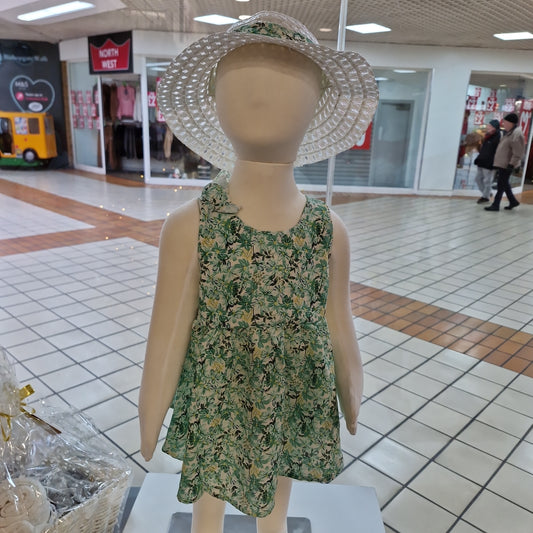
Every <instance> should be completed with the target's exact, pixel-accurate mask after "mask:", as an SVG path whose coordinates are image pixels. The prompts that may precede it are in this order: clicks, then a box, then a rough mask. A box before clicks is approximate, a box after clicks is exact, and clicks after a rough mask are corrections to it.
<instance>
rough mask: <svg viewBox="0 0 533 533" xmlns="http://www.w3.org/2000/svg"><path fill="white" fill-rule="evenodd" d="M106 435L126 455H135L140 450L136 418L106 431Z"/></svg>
mask: <svg viewBox="0 0 533 533" xmlns="http://www.w3.org/2000/svg"><path fill="white" fill-rule="evenodd" d="M106 435H107V436H108V437H109V438H110V439H111V440H112V441H113V442H115V443H116V444H117V445H118V446H119V447H120V448H122V449H123V450H124V451H125V452H126V453H127V454H128V455H131V454H133V453H136V452H138V451H139V450H140V449H141V437H140V434H139V420H138V419H137V418H134V419H132V420H129V421H128V422H124V423H123V424H120V425H118V426H115V427H113V428H111V429H108V430H107V431H106Z"/></svg>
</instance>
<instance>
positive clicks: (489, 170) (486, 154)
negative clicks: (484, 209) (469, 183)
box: [474, 120, 500, 204]
mask: <svg viewBox="0 0 533 533" xmlns="http://www.w3.org/2000/svg"><path fill="white" fill-rule="evenodd" d="M499 142H500V123H499V121H498V120H491V121H490V122H489V123H488V124H487V132H486V134H485V138H484V139H483V144H482V145H481V148H480V149H479V155H478V156H477V157H476V160H475V161H474V164H475V165H477V174H476V183H477V186H478V188H479V190H480V191H481V198H480V199H479V200H478V201H477V203H478V204H484V203H486V202H490V192H491V187H492V181H493V179H494V172H495V170H494V166H493V164H494V154H495V153H496V148H497V147H498V143H499Z"/></svg>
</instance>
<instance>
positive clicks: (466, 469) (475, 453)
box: [435, 441, 500, 485]
mask: <svg viewBox="0 0 533 533" xmlns="http://www.w3.org/2000/svg"><path fill="white" fill-rule="evenodd" d="M435 460H436V462H437V463H438V464H440V465H442V466H445V467H446V468H449V469H450V470H452V471H453V472H456V473H457V474H459V475H461V476H464V477H466V478H467V479H470V480H472V481H474V482H475V483H478V484H479V485H484V484H485V483H486V482H487V481H488V479H489V478H490V477H491V476H492V475H493V474H494V472H496V469H497V468H498V466H499V465H500V461H499V460H498V459H496V457H493V456H492V455H488V454H486V453H484V452H481V451H479V450H477V449H475V448H472V447H471V446H468V445H467V444H463V443H462V442H459V441H453V442H451V443H450V444H449V445H448V446H447V447H446V449H445V450H444V451H443V452H442V453H441V454H440V455H439V456H438V457H437V458H436V459H435Z"/></svg>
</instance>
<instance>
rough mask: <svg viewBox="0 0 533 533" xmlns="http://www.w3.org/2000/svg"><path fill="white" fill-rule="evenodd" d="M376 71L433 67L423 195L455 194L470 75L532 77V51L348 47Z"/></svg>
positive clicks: (353, 45) (359, 45)
mask: <svg viewBox="0 0 533 533" xmlns="http://www.w3.org/2000/svg"><path fill="white" fill-rule="evenodd" d="M346 48H347V49H348V50H354V51H356V52H359V53H360V54H361V55H363V56H364V57H365V58H366V59H367V61H368V62H369V63H370V64H371V65H372V66H373V67H404V68H406V67H409V68H429V69H432V72H433V75H432V79H431V87H430V99H429V107H428V114H427V123H426V135H425V141H424V147H423V154H422V155H423V160H422V166H421V170H420V182H419V189H420V191H421V192H424V193H430V192H434V193H442V192H451V191H452V189H453V180H454V176H455V169H456V164H457V150H458V147H459V138H460V133H461V125H462V121H463V113H464V104H465V96H466V91H467V88H468V82H469V80H470V73H471V71H478V72H495V73H498V72H500V73H506V74H525V73H533V52H529V51H523V50H516V51H502V50H493V49H481V48H480V49H478V48H451V47H435V46H400V45H380V44H356V43H346Z"/></svg>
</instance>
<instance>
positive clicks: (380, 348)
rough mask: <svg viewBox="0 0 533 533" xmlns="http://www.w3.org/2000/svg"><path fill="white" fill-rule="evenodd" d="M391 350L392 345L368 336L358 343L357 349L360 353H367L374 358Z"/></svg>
mask: <svg viewBox="0 0 533 533" xmlns="http://www.w3.org/2000/svg"><path fill="white" fill-rule="evenodd" d="M392 348H394V346H393V345H392V344H389V343H388V342H383V341H381V340H379V339H375V338H374V337H372V336H370V335H368V336H367V337H365V338H363V339H361V340H360V341H359V349H360V350H361V352H364V353H369V354H371V355H375V356H378V355H382V354H384V353H386V352H388V351H390V350H392Z"/></svg>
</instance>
